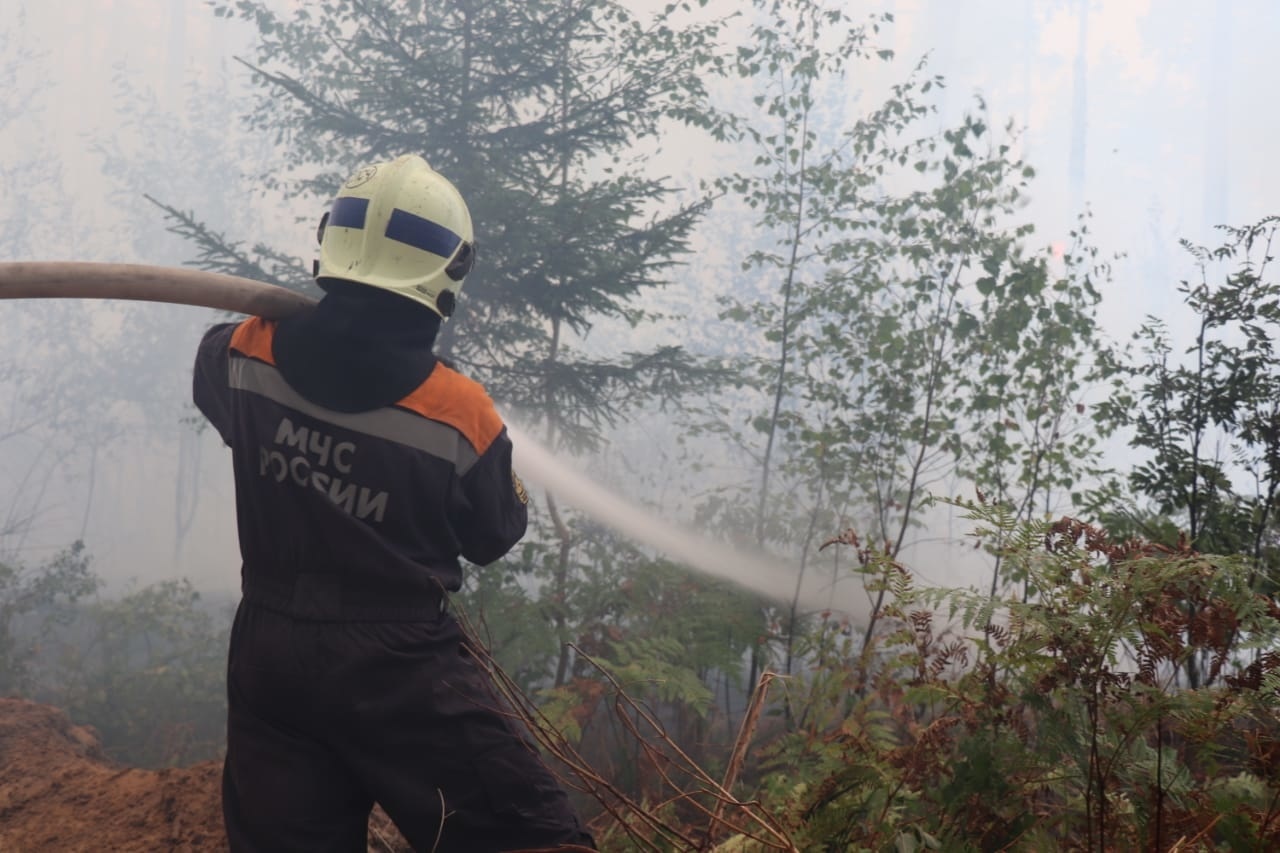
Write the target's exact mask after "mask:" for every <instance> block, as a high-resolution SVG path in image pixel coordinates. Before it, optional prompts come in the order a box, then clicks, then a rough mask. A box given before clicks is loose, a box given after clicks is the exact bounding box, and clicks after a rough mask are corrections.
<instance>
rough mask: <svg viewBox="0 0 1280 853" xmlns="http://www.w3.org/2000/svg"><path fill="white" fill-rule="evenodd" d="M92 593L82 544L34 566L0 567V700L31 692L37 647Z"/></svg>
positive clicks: (94, 579)
mask: <svg viewBox="0 0 1280 853" xmlns="http://www.w3.org/2000/svg"><path fill="white" fill-rule="evenodd" d="M97 588H98V578H97V576H96V575H94V574H93V572H92V571H91V570H90V568H89V555H88V554H86V553H85V551H84V543H83V542H78V541H77V542H73V543H72V544H71V545H70V546H69V547H68V548H66V549H65V550H64V551H62V552H60V553H59V554H58V555H57V556H55V557H54V558H53V559H51V560H49V561H48V562H45V563H42V564H40V565H37V566H24V565H22V564H16V563H15V564H10V563H6V562H0V696H12V695H18V694H22V693H24V692H25V691H28V690H30V689H31V687H32V685H33V678H34V674H33V670H32V668H33V665H34V663H35V660H36V658H37V656H38V655H39V653H40V647H41V644H42V643H43V642H45V641H46V640H47V639H48V638H49V636H50V635H51V633H52V632H54V631H55V630H57V629H58V628H59V627H60V626H63V625H65V624H66V623H67V622H68V621H69V619H70V618H71V609H70V608H71V606H72V605H74V604H75V603H76V602H77V601H79V600H80V599H82V598H84V597H85V596H87V595H91V594H92V593H93V592H94V590H96V589H97Z"/></svg>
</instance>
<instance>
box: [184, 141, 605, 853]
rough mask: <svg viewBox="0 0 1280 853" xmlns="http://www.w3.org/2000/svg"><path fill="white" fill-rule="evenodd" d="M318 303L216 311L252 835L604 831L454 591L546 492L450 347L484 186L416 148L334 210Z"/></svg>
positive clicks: (239, 790)
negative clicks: (469, 189) (481, 646)
mask: <svg viewBox="0 0 1280 853" xmlns="http://www.w3.org/2000/svg"><path fill="white" fill-rule="evenodd" d="M319 239H320V259H319V261H318V262H317V265H316V281H317V283H318V285H319V286H320V287H321V288H322V289H323V290H324V291H325V296H324V298H323V299H322V300H321V301H320V303H319V304H318V305H317V307H316V308H315V309H314V310H313V311H311V312H309V313H306V314H303V315H300V316H297V317H294V318H290V319H287V320H283V321H280V322H278V323H277V322H270V321H265V320H262V319H261V318H252V319H249V320H246V321H245V322H242V323H239V324H224V325H219V326H215V327H213V328H212V329H210V330H209V331H208V332H207V333H206V334H205V336H204V339H203V340H202V342H201V344H200V348H199V352H198V353H197V356H196V363H195V376H194V398H195V402H196V405H197V406H198V407H199V408H200V410H201V411H202V412H203V413H204V414H205V416H206V417H207V418H208V419H209V421H210V423H212V424H213V426H214V427H215V428H216V429H217V431H218V433H219V434H220V435H221V436H222V439H223V441H225V442H226V444H227V445H229V446H230V447H231V451H232V464H233V467H234V471H235V489H236V510H237V520H238V521H237V523H238V528H239V535H240V552H241V556H242V560H243V565H242V569H241V579H242V592H243V596H242V600H241V602H240V606H239V609H238V610H237V613H236V618H235V623H234V625H233V627H232V632H231V643H230V653H229V662H228V671H227V695H228V723H227V756H226V763H225V767H224V771H223V814H224V818H225V821H226V828H227V835H228V838H229V841H230V845H231V849H232V850H236V851H241V850H245V851H271V853H276V851H291V850H296V851H307V852H308V853H316V851H363V850H365V849H366V847H365V845H366V834H367V824H368V817H369V813H370V810H371V809H372V807H373V804H374V803H378V804H380V805H381V806H382V807H383V809H384V810H385V811H386V812H387V814H388V815H390V817H391V819H392V820H393V821H394V822H395V823H396V825H397V827H398V828H399V829H400V830H401V832H402V833H403V834H404V835H405V837H406V838H407V839H408V840H409V842H410V843H411V844H412V845H413V846H414V848H415V849H416V850H423V851H427V850H435V851H468V853H475V851H489V850H495V851H496V850H513V849H524V848H530V847H555V846H557V845H572V844H578V845H583V846H588V847H590V846H591V844H592V842H591V838H590V836H589V835H587V834H586V833H585V832H584V831H583V829H582V827H581V825H580V823H579V821H578V819H577V817H576V816H575V815H574V813H573V811H572V809H571V807H570V804H569V802H568V798H567V796H566V794H565V792H564V790H563V789H562V788H561V787H560V785H559V784H558V783H557V781H556V779H555V777H554V776H553V775H552V774H551V772H550V770H549V769H548V768H547V767H546V766H545V765H544V764H543V763H542V762H541V760H540V759H539V758H538V757H537V753H536V752H535V751H534V750H533V748H532V746H531V744H530V742H529V740H528V737H527V735H526V734H524V733H523V732H522V731H521V730H519V729H517V728H515V727H513V725H512V722H511V719H510V717H509V716H508V715H506V714H504V713H503V711H502V708H501V706H500V704H499V703H497V702H496V700H495V698H494V696H493V694H492V690H491V685H490V683H489V681H488V678H487V676H486V675H485V673H484V672H483V670H482V669H481V667H480V666H479V665H478V662H477V660H476V659H475V658H474V657H473V655H472V653H471V652H470V651H469V649H468V646H467V645H466V643H465V642H464V638H463V636H462V633H461V630H460V628H459V625H458V623H457V622H456V621H455V619H454V618H453V617H452V616H451V615H450V613H449V611H448V594H449V593H450V592H453V591H456V590H457V589H458V588H459V587H460V585H461V583H462V569H461V567H460V564H459V556H461V557H465V558H466V559H467V560H468V561H470V562H472V563H476V564H479V565H485V564H488V563H491V562H493V561H495V560H497V559H498V558H499V557H501V556H502V555H503V554H505V553H506V552H507V551H508V550H509V549H510V548H511V547H512V546H513V545H515V543H516V542H517V541H518V540H519V539H520V538H521V537H522V536H523V535H524V532H525V525H526V522H527V508H526V503H527V501H528V495H527V493H526V492H525V490H524V487H523V485H522V484H521V483H520V480H519V478H518V477H516V475H515V473H514V472H513V470H512V467H511V441H510V440H509V438H508V437H507V432H506V428H505V426H504V425H503V422H502V420H501V419H500V417H499V416H498V414H497V412H496V411H495V409H494V406H493V403H492V402H491V400H490V399H489V397H488V396H487V395H486V393H485V391H484V389H483V388H482V387H481V386H480V385H479V384H478V383H476V382H474V381H472V380H470V379H467V378H465V377H463V376H462V375H460V374H459V373H457V372H456V371H454V370H452V369H451V368H449V367H447V366H446V365H445V364H443V363H442V362H440V361H439V360H438V359H437V358H436V357H435V355H434V354H433V351H432V347H433V345H434V342H435V338H436V334H437V332H438V331H439V329H440V325H441V323H442V321H443V320H444V319H446V318H448V317H449V316H450V315H451V314H452V313H453V311H454V308H455V307H456V305H457V295H458V292H459V290H460V289H461V287H462V283H463V280H464V279H465V278H466V276H467V273H468V272H469V271H470V270H471V267H472V264H473V263H474V260H475V254H476V249H475V238H474V234H473V231H472V224H471V217H470V214H469V212H468V210H467V206H466V204H465V203H464V201H463V199H462V196H461V195H460V194H459V193H458V191H457V189H456V188H455V187H454V186H453V185H452V184H451V183H450V182H449V181H448V180H446V179H445V178H444V177H443V176H441V175H440V174H439V173H437V172H436V171H434V170H433V169H432V168H431V167H430V166H429V165H428V164H427V163H426V161H425V160H423V159H422V158H420V157H417V156H412V155H408V156H403V157H400V158H398V159H396V160H394V161H392V162H386V163H378V164H375V165H371V166H367V167H365V168H363V169H361V170H360V171H358V172H356V173H355V174H354V175H353V176H352V177H351V178H350V179H349V180H348V181H347V182H346V184H345V185H344V186H343V187H342V189H341V190H340V191H339V193H338V195H337V198H336V199H335V200H334V202H333V205H332V207H331V208H330V210H329V212H328V213H327V214H325V217H324V218H323V219H322V220H321V223H320V230H319Z"/></svg>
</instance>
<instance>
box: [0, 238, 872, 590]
mask: <svg viewBox="0 0 1280 853" xmlns="http://www.w3.org/2000/svg"><path fill="white" fill-rule="evenodd" d="M47 298H69V299H125V300H141V301H147V302H165V303H170V304H174V305H194V306H200V307H205V308H214V309H219V310H223V311H233V312H237V313H241V314H249V315H253V316H258V317H265V318H267V319H270V320H276V319H283V318H284V317H288V316H291V315H293V314H297V313H299V312H301V311H305V310H306V309H308V308H310V307H312V306H313V305H315V300H313V299H312V298H311V297H309V296H304V295H303V294H300V293H295V292H294V291H291V290H287V289H285V288H283V287H277V286H275V285H271V284H263V283H262V282H258V281H252V280H250V279H245V278H239V277H236V276H230V275H220V274H218V273H211V272H204V271H201V270H190V269H177V268H170V267H157V266H144V265H139V264H103V263H84V262H73V261H49V262H35V261H33V262H19V263H0V299H47ZM508 431H509V432H510V434H511V436H512V439H513V441H514V444H515V448H516V449H515V454H516V458H515V465H516V467H517V469H518V470H519V472H520V474H521V475H522V476H526V477H528V478H529V479H530V480H531V481H534V482H536V483H539V484H540V485H542V486H544V487H546V488H547V489H550V490H551V491H552V492H554V493H555V494H557V495H559V496H562V497H563V499H564V500H565V501H567V502H568V503H570V504H571V505H573V506H576V507H577V508H578V509H579V510H581V511H582V512H585V513H587V514H588V515H590V516H591V517H592V518H594V519H596V520H597V521H599V522H601V523H602V524H605V525H607V526H609V527H611V528H613V529H614V530H617V531H618V532H619V533H621V534H623V535H624V536H627V537H630V538H632V539H634V540H636V541H638V542H641V543H643V544H645V545H648V546H649V547H652V548H654V549H656V550H658V551H659V552H661V553H663V554H665V555H667V556H668V557H670V558H671V559H673V560H676V561H679V562H681V563H684V564H686V565H688V566H689V567H690V568H693V569H696V570H698V571H699V572H701V573H703V574H705V575H708V576H710V577H713V578H717V579H720V580H725V581H729V582H731V583H734V584H737V585H739V586H741V587H743V588H745V589H748V590H751V591H752V592H756V593H759V594H761V595H764V596H767V597H768V598H771V599H773V600H775V601H776V602H778V603H780V604H783V605H785V604H787V603H789V602H790V601H791V600H792V597H793V596H796V597H797V598H798V601H799V603H800V605H801V607H802V608H804V609H807V610H822V609H827V608H830V609H832V610H836V611H840V612H846V613H851V614H853V609H854V608H851V607H850V605H851V604H852V602H853V596H851V595H849V594H848V592H837V594H836V595H835V596H834V597H833V596H832V593H831V591H830V588H829V579H828V580H819V579H818V578H817V575H818V574H819V572H816V571H812V570H811V571H810V572H808V573H807V575H808V576H807V577H806V579H805V582H804V583H802V584H800V586H799V591H798V593H797V584H796V581H797V573H796V570H795V569H794V568H792V567H790V566H788V565H786V564H784V563H782V562H780V561H777V560H771V559H769V558H767V557H766V556H764V555H762V554H759V553H753V552H747V551H743V550H740V549H737V548H733V547H731V546H729V545H726V544H724V543H721V542H716V541H713V540H711V539H708V538H706V537H704V536H701V535H700V534H698V533H696V532H694V531H691V530H687V529H684V528H682V527H680V526H678V525H675V524H672V523H671V522H668V521H665V520H663V519H661V518H659V517H658V516H656V515H655V514H653V513H651V512H649V511H648V510H646V509H644V508H642V507H640V506H639V505H637V504H634V503H631V502H630V501H627V500H625V499H623V498H621V497H619V496H618V495H616V494H614V493H613V492H611V491H609V490H608V489H605V488H603V487H602V486H600V485H599V484H597V483H596V482H594V481H593V480H592V479H591V478H589V477H587V476H586V475H584V474H582V473H580V472H578V471H576V470H574V468H573V466H572V465H571V464H568V463H566V462H564V461H562V460H560V459H557V458H556V457H555V456H553V455H552V454H551V453H550V452H549V451H547V450H546V449H545V448H543V447H542V446H541V445H539V444H538V443H537V442H536V441H534V440H533V439H531V438H530V437H529V436H528V435H526V434H525V433H523V432H521V431H520V430H519V429H517V428H515V427H511V426H508ZM823 574H825V573H823ZM856 609H857V610H859V611H861V610H866V609H867V608H866V607H865V606H863V607H857V608H856ZM854 615H856V614H854Z"/></svg>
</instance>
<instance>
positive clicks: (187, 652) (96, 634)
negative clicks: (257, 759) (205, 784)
mask: <svg viewBox="0 0 1280 853" xmlns="http://www.w3.org/2000/svg"><path fill="white" fill-rule="evenodd" d="M229 616H230V612H229V606H227V607H224V608H211V607H209V606H207V605H206V603H205V602H204V601H202V600H201V597H200V594H199V593H198V592H196V590H195V589H194V588H193V587H192V585H191V583H190V581H186V580H181V581H178V580H168V581H160V582H157V583H154V584H151V585H149V586H144V587H141V588H138V589H134V590H132V591H130V592H128V593H127V594H125V595H123V596H122V597H120V598H119V599H115V600H107V601H100V602H97V603H95V604H93V605H91V606H89V607H86V608H83V609H82V610H81V612H80V613H79V614H78V616H77V620H76V622H75V623H74V625H72V626H70V627H69V629H68V630H66V631H65V632H63V634H62V635H61V636H60V638H59V639H60V643H59V646H60V655H59V656H58V658H57V659H56V662H55V663H54V665H53V666H52V667H50V671H49V672H47V673H46V674H45V677H44V679H43V680H42V681H43V683H42V684H41V685H40V689H39V690H38V691H37V693H36V695H37V697H38V698H40V699H42V700H45V701H51V702H54V703H55V704H58V705H59V706H61V707H63V708H64V709H66V711H67V712H68V713H69V714H70V715H71V717H72V718H73V719H74V720H76V721H77V722H79V723H88V724H90V725H92V726H93V727H94V728H95V729H97V731H98V732H99V734H100V735H101V737H102V741H103V746H104V749H105V751H106V752H107V754H108V755H110V756H111V757H113V758H115V759H117V760H120V761H124V762H127V763H129V764H132V765H135V766H142V767H166V766H176V765H185V764H190V763H192V762H194V761H197V760H202V759H206V758H213V757H216V756H218V755H220V754H221V752H222V748H223V743H224V736H225V728H226V698H225V690H226V688H225V672H226V648H227V640H228V631H229V628H230V618H229Z"/></svg>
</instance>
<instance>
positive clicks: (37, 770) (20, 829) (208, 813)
mask: <svg viewBox="0 0 1280 853" xmlns="http://www.w3.org/2000/svg"><path fill="white" fill-rule="evenodd" d="M221 784H222V762H221V761H205V762H202V763H200V764H197V765H195V766H193V767H185V768H179V769H172V770H139V769H137V768H123V767H119V766H116V765H114V764H112V763H111V762H110V761H108V760H107V758H106V757H105V756H104V755H103V754H102V747H101V745H100V744H99V742H98V736H97V735H96V734H95V733H94V731H93V730H92V729H90V728H85V727H83V726H77V725H74V724H72V722H71V721H70V720H69V719H67V716H66V714H64V713H62V711H59V710H58V709H57V708H51V707H49V706H47V705H38V704H36V703H35V702H28V701H26V700H23V699H0V851H4V853H36V851H41V853H44V851H49V850H57V851H60V853H64V851H65V853H72V852H73V851H81V850H85V851H88V850H92V851H95V853H99V851H112V853H132V851H137V853H156V851H161V850H163V851H174V853H194V851H213V850H226V849H227V837H226V834H225V833H224V832H223V830H222V805H221ZM372 823H373V827H372V830H371V831H372V834H373V838H374V842H375V843H374V845H372V846H371V847H370V849H371V850H373V849H376V850H379V851H384V853H385V851H400V850H407V849H408V846H407V845H405V844H404V841H403V839H401V838H400V837H399V835H398V834H397V833H396V831H395V828H394V827H393V826H392V825H391V822H390V821H389V820H388V819H387V817H386V815H384V814H382V812H381V811H375V812H374V816H373V819H372Z"/></svg>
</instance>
